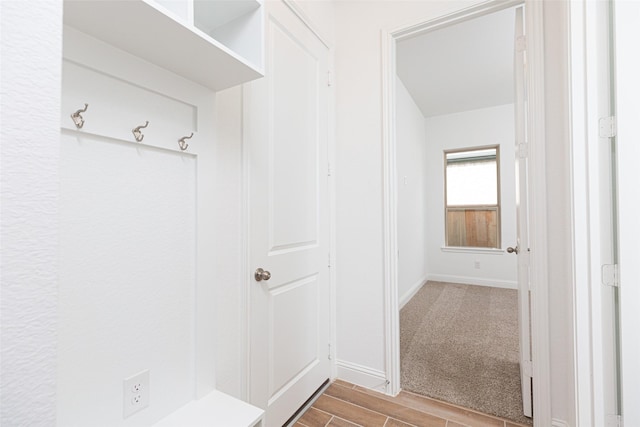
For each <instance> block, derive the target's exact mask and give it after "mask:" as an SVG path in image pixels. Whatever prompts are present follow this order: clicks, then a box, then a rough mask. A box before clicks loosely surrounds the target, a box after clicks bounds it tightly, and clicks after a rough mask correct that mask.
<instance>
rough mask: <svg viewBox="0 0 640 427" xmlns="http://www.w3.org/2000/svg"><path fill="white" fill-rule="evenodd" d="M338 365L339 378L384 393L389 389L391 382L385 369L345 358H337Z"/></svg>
mask: <svg viewBox="0 0 640 427" xmlns="http://www.w3.org/2000/svg"><path fill="white" fill-rule="evenodd" d="M336 367H337V368H338V378H339V379H341V380H343V381H347V382H350V383H352V384H356V385H359V386H361V387H365V388H369V389H371V390H376V391H380V392H382V393H386V391H387V385H388V383H389V382H388V381H387V378H386V375H385V373H384V372H383V371H379V370H377V369H371V368H369V367H367V366H362V365H358V364H357V363H351V362H346V361H344V360H336Z"/></svg>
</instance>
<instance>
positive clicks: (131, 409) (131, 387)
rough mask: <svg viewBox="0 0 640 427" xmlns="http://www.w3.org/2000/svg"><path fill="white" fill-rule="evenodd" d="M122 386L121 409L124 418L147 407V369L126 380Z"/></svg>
mask: <svg viewBox="0 0 640 427" xmlns="http://www.w3.org/2000/svg"><path fill="white" fill-rule="evenodd" d="M122 384H123V387H122V408H123V417H124V418H127V417H129V416H131V415H133V414H135V413H136V412H138V411H140V410H142V409H144V408H146V407H147V406H149V370H148V369H147V370H144V371H142V372H139V373H137V374H136V375H133V376H130V377H129V378H126V379H125V380H124V381H123V382H122Z"/></svg>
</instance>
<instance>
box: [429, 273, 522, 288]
mask: <svg viewBox="0 0 640 427" xmlns="http://www.w3.org/2000/svg"><path fill="white" fill-rule="evenodd" d="M427 280H432V281H434V282H447V283H462V284H463V285H477V286H490V287H493V288H504V289H518V282H517V281H515V280H514V281H512V280H499V279H479V278H477V277H470V276H452V275H449V274H429V275H427Z"/></svg>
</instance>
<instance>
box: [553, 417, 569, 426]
mask: <svg viewBox="0 0 640 427" xmlns="http://www.w3.org/2000/svg"><path fill="white" fill-rule="evenodd" d="M551 427H569V423H568V422H566V421H564V420H559V419H557V418H552V419H551Z"/></svg>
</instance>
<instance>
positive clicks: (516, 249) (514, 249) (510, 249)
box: [507, 246, 518, 255]
mask: <svg viewBox="0 0 640 427" xmlns="http://www.w3.org/2000/svg"><path fill="white" fill-rule="evenodd" d="M507 252H509V253H510V254H512V253H514V252H515V254H516V255H517V254H518V247H517V246H516V247H515V248H512V247H511V246H509V247H508V248H507Z"/></svg>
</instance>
